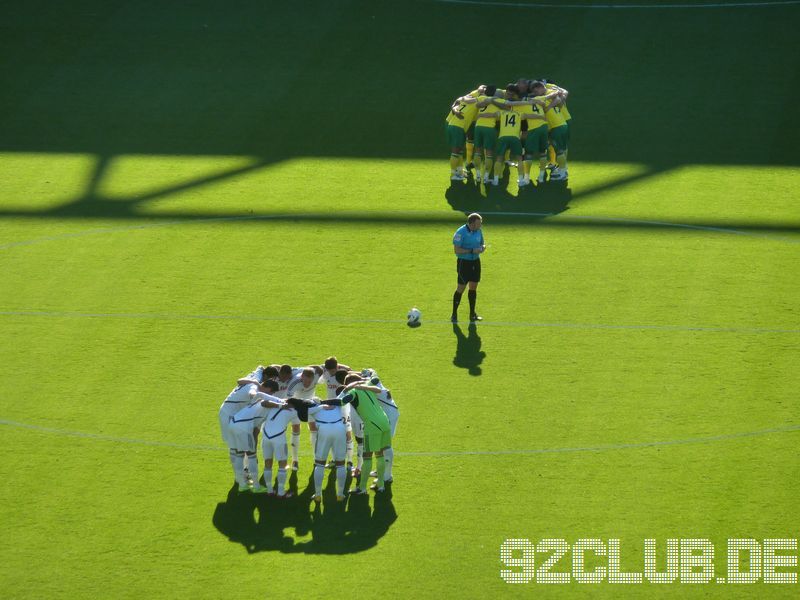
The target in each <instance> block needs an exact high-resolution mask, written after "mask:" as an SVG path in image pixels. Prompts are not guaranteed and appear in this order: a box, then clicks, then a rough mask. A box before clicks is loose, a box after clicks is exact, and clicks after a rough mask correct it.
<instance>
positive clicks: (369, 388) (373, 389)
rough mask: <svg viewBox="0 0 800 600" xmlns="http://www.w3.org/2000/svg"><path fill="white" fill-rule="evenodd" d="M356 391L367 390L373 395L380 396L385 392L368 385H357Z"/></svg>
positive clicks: (375, 386)
mask: <svg viewBox="0 0 800 600" xmlns="http://www.w3.org/2000/svg"><path fill="white" fill-rule="evenodd" d="M356 389H358V390H365V391H367V392H372V393H373V394H380V393H381V392H382V391H383V390H381V388H379V387H378V386H377V385H368V384H366V383H361V384H359V385H357V386H356Z"/></svg>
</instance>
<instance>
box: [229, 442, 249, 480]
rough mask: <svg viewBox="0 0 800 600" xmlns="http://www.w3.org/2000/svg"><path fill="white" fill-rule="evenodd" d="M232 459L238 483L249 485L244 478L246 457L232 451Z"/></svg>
mask: <svg viewBox="0 0 800 600" xmlns="http://www.w3.org/2000/svg"><path fill="white" fill-rule="evenodd" d="M230 458H231V466H232V467H233V476H234V477H235V478H236V483H238V484H239V485H247V480H246V479H245V478H244V457H243V456H242V455H241V454H237V452H236V451H235V450H231V455H230Z"/></svg>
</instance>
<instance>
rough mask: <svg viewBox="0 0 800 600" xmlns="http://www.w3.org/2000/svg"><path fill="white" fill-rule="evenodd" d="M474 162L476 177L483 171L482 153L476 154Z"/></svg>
mask: <svg viewBox="0 0 800 600" xmlns="http://www.w3.org/2000/svg"><path fill="white" fill-rule="evenodd" d="M472 162H474V163H475V173H477V175H476V177H477V176H478V175H480V174H481V173H482V172H483V156H482V155H481V154H476V155H475V156H474V157H473V159H472Z"/></svg>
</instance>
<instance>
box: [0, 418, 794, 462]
mask: <svg viewBox="0 0 800 600" xmlns="http://www.w3.org/2000/svg"><path fill="white" fill-rule="evenodd" d="M0 425H5V426H6V427H17V428H19V429H27V430H30V431H35V432H37V433H49V434H54V435H64V436H69V437H79V438H85V439H92V440H97V441H102V442H114V443H121V444H137V445H141V446H152V447H156V448H176V449H179V450H199V451H209V452H223V451H225V450H227V448H223V447H222V446H209V445H207V444H178V443H174V442H162V441H157V440H143V439H138V438H127V437H116V436H111V435H104V434H99V433H89V432H85V431H72V430H68V429H57V428H55V427H42V426H40V425H32V424H30V423H21V422H19V421H11V420H8V419H0ZM794 431H800V424H796V425H785V426H782V427H773V428H770V429H759V430H756V431H743V432H738V433H727V434H721V435H713V436H702V437H691V438H683V439H677V440H657V441H652V442H634V443H627V444H601V445H598V446H574V447H569V446H567V447H560V448H531V449H519V450H441V451H423V452H396V454H397V455H398V456H421V457H424V456H427V457H430V456H440V457H447V456H508V455H515V456H519V455H532V454H554V453H571V452H604V451H607V450H634V449H637V448H652V447H661V446H680V445H685V444H708V443H712V442H723V441H729V440H736V439H742V438H749V437H759V436H763V435H770V434H774V433H791V432H794ZM301 454H303V455H306V452H305V451H303V452H301ZM308 454H309V455H310V452H309V453H308Z"/></svg>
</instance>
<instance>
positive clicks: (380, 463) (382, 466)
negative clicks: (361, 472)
mask: <svg viewBox="0 0 800 600" xmlns="http://www.w3.org/2000/svg"><path fill="white" fill-rule="evenodd" d="M375 462H376V469H375V471H376V475H377V476H378V479H377V480H376V481H375V483H373V484H372V485H371V486H369V487H370V489H371V490H375V491H376V492H382V491H383V490H384V489H385V488H384V481H383V479H384V476H385V474H386V459H385V458H384V457H383V450H382V449H381V450H378V451H377V452H376V453H375Z"/></svg>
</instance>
